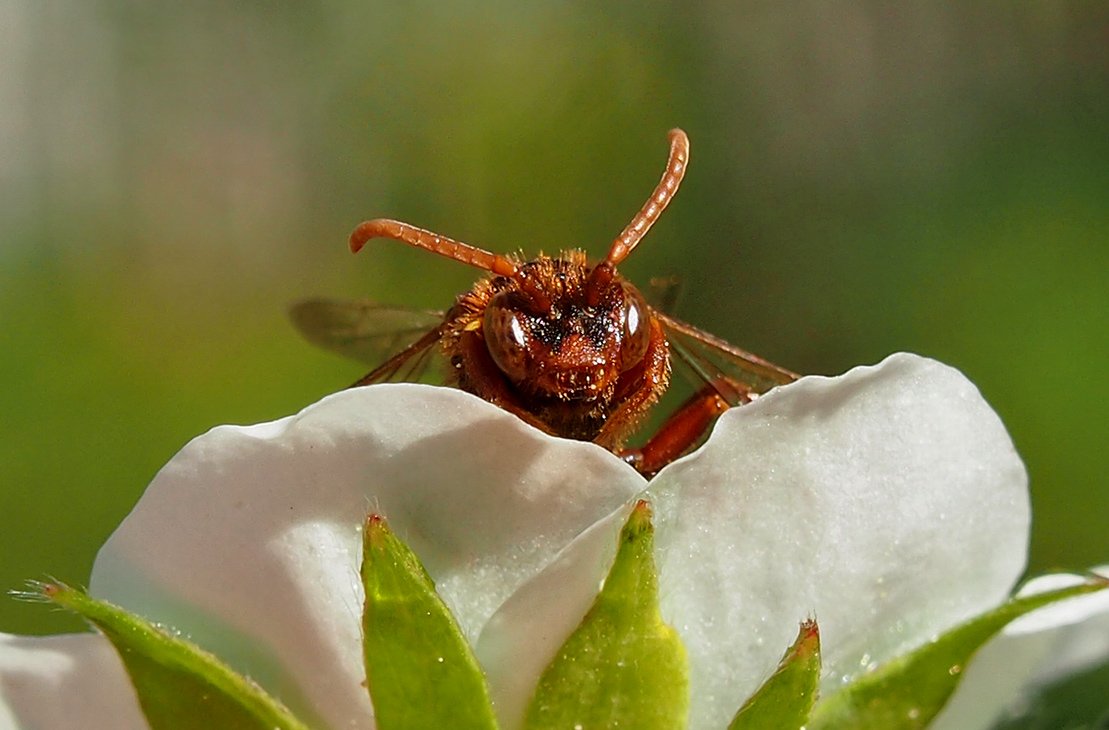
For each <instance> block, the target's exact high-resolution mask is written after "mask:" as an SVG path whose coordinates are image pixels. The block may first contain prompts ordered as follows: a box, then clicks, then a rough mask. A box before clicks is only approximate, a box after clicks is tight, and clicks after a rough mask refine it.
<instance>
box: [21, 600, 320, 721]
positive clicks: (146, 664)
mask: <svg viewBox="0 0 1109 730" xmlns="http://www.w3.org/2000/svg"><path fill="white" fill-rule="evenodd" d="M38 588H39V590H40V591H41V593H42V595H43V596H45V597H46V598H48V599H49V600H51V601H53V602H54V603H56V604H58V605H59V606H62V607H64V608H68V609H69V610H71V611H74V612H75V613H78V614H80V615H81V616H83V617H84V618H85V619H86V620H87V621H89V622H90V623H92V624H93V625H94V626H96V628H98V629H99V630H100V631H101V632H103V634H104V636H106V637H107V638H108V640H109V641H111V642H112V644H113V645H114V646H115V648H116V651H118V652H119V656H120V658H121V659H122V660H123V665H124V666H125V667H126V668H127V673H128V675H130V677H131V683H132V684H133V685H134V687H135V692H136V694H137V695H138V698H139V704H140V705H141V706H142V711H143V714H145V715H146V720H147V722H149V723H150V727H151V728H153V730H188V729H190V728H197V729H198V730H199V729H200V728H213V727H218V728H230V729H232V730H239V729H241V730H272V729H273V728H288V729H289V730H307V728H308V726H307V725H305V724H304V723H302V722H300V721H299V720H297V719H296V718H295V717H293V715H292V713H290V712H289V710H288V709H286V708H285V706H284V705H282V704H281V703H280V702H278V701H277V700H276V699H274V698H273V697H271V696H270V695H268V694H266V692H265V691H264V690H263V689H262V688H261V687H259V686H258V685H257V684H255V683H254V682H252V681H250V680H249V679H247V678H246V677H244V676H242V675H241V674H239V673H237V672H235V671H234V670H233V669H231V668H230V667H228V666H227V665H226V664H224V663H223V662H221V661H220V660H219V659H217V658H216V657H215V656H213V655H212V654H209V653H208V652H206V651H204V650H203V649H201V648H200V647H198V646H197V645H196V644H193V643H192V642H190V641H186V640H185V639H182V638H180V637H177V636H172V635H170V634H168V633H166V632H165V631H164V630H162V629H161V628H159V627H157V626H155V625H154V624H152V623H150V622H149V621H146V620H145V619H142V618H139V617H138V616H135V615H133V614H130V613H128V612H126V611H124V610H123V609H121V608H119V607H118V606H114V605H112V604H110V603H107V602H105V601H100V600H97V599H95V598H92V597H90V596H89V595H87V594H86V593H84V592H83V591H79V590H77V589H74V588H70V587H69V586H67V585H63V584H61V583H48V584H42V585H39V586H38Z"/></svg>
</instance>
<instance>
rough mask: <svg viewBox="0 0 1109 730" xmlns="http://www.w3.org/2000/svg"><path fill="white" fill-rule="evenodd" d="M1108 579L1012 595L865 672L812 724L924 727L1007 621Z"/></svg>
mask: <svg viewBox="0 0 1109 730" xmlns="http://www.w3.org/2000/svg"><path fill="white" fill-rule="evenodd" d="M1107 585H1109V583H1107V582H1106V581H1105V580H1103V579H1092V580H1090V581H1088V582H1086V583H1081V584H1079V585H1074V586H1069V587H1067V588H1061V589H1059V590H1054V591H1047V592H1044V593H1037V594H1035V595H1030V596H1022V597H1020V598H1013V599H1011V600H1009V601H1008V602H1006V603H1004V604H1002V605H1001V606H998V607H997V608H995V609H993V610H992V611H988V612H987V613H984V614H982V615H981V616H978V617H976V618H973V619H971V620H970V621H968V622H966V623H965V624H963V625H961V626H958V627H956V628H955V629H952V630H951V631H949V632H948V633H946V634H944V635H943V636H941V637H939V638H938V639H936V640H935V641H933V642H931V643H929V644H926V645H924V646H922V647H920V648H918V649H915V650H914V651H911V652H909V653H908V654H905V655H904V656H901V657H898V658H897V659H893V660H892V661H890V662H888V663H886V664H884V665H882V666H881V667H878V669H876V670H875V671H873V672H871V673H870V674H866V675H863V676H862V677H860V678H859V679H858V680H857V681H855V682H854V683H853V684H851V685H849V686H847V687H846V688H844V689H843V690H841V691H839V692H837V693H836V694H834V695H832V696H831V697H829V698H828V699H827V700H825V701H823V702H821V703H819V704H818V705H817V706H816V708H815V709H814V711H813V713H812V718H811V722H810V723H809V725H808V727H809V728H810V730H814V729H817V728H821V729H822V728H841V727H850V728H881V729H882V730H899V729H900V728H921V727H924V726H926V725H927V724H928V723H929V722H930V721H931V720H932V718H934V717H935V716H936V715H937V714H938V713H939V711H940V710H942V709H943V706H944V704H945V703H946V702H947V699H948V698H949V697H950V696H951V693H952V692H954V691H955V687H956V686H958V684H959V680H960V679H961V675H962V671H963V668H964V667H965V666H966V665H967V662H969V661H970V659H971V658H972V657H973V656H974V653H975V652H976V651H977V650H978V649H979V648H980V647H981V646H982V645H983V644H985V643H986V641H988V640H989V639H990V637H992V636H993V635H994V634H996V633H997V632H998V631H1000V630H1001V629H1002V628H1003V627H1004V626H1005V625H1006V624H1007V623H1009V622H1010V621H1012V620H1013V619H1015V618H1018V617H1020V616H1022V615H1024V614H1026V613H1028V612H1029V611H1033V610H1035V609H1037V608H1041V607H1042V606H1046V605H1048V604H1049V603H1054V602H1056V601H1061V600H1064V599H1067V598H1073V597H1074V596H1078V595H1081V594H1084V593H1092V592H1094V591H1099V590H1102V589H1103V588H1105V587H1106V586H1107Z"/></svg>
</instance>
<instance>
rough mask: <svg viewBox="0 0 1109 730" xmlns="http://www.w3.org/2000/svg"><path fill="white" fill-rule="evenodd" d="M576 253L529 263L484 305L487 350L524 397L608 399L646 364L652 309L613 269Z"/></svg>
mask: <svg viewBox="0 0 1109 730" xmlns="http://www.w3.org/2000/svg"><path fill="white" fill-rule="evenodd" d="M580 258H581V257H579V256H574V255H573V254H569V255H566V256H565V257H564V258H559V259H548V258H540V259H537V260H536V261H533V262H530V263H528V264H525V265H524V266H522V267H521V269H520V271H519V272H518V274H517V275H516V276H514V277H512V279H510V280H508V279H506V280H504V281H502V282H501V286H500V287H499V288H500V291H499V293H497V294H496V295H494V296H493V298H492V299H491V300H490V301H489V303H488V305H487V306H486V308H485V313H484V317H483V332H484V336H485V343H486V347H487V348H488V350H489V354H490V356H491V357H492V359H493V361H494V363H496V365H497V367H498V368H499V369H500V370H501V372H502V373H504V375H505V377H506V378H508V380H509V381H511V382H512V384H513V385H514V386H515V387H516V388H517V389H519V390H520V391H522V392H526V393H528V394H529V395H536V396H540V397H547V398H556V399H558V400H563V401H590V400H597V399H605V398H607V397H609V396H610V395H611V394H612V392H613V389H614V388H615V385H616V382H617V380H618V379H619V377H620V375H621V374H622V373H624V372H625V371H627V370H629V369H630V368H632V367H634V366H635V365H636V364H638V363H639V362H640V360H642V358H643V355H644V353H645V352H646V349H647V344H648V341H649V317H650V312H649V310H648V308H647V305H646V303H645V302H644V301H643V298H642V296H641V295H640V294H639V292H638V291H637V290H636V289H635V288H634V287H633V286H631V285H630V284H628V283H627V282H625V281H624V280H623V279H621V278H620V277H619V276H618V275H617V274H616V273H615V271H607V272H603V273H600V274H598V273H596V270H595V269H592V270H591V269H588V268H587V267H586V266H585V264H584V261H582V260H576V259H580Z"/></svg>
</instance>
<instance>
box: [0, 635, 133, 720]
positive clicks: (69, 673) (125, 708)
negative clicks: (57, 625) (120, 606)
mask: <svg viewBox="0 0 1109 730" xmlns="http://www.w3.org/2000/svg"><path fill="white" fill-rule="evenodd" d="M0 728H5V730H6V729H7V728H28V729H30V728H51V729H52V730H147V724H146V720H145V719H144V718H143V714H142V710H141V709H139V701H138V698H137V697H136V696H135V690H134V689H133V688H132V687H131V680H130V679H128V677H127V672H126V671H125V670H124V668H123V663H122V662H120V660H119V656H118V655H117V654H116V651H115V649H114V648H113V647H112V645H111V644H110V643H108V640H107V639H105V638H104V637H103V636H100V635H99V634H91V633H90V634H66V635H62V636H12V635H10V634H0Z"/></svg>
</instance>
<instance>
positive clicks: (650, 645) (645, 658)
mask: <svg viewBox="0 0 1109 730" xmlns="http://www.w3.org/2000/svg"><path fill="white" fill-rule="evenodd" d="M653 547H654V528H653V527H652V525H651V510H650V507H649V506H648V505H647V503H646V502H643V501H640V502H639V503H637V504H636V506H635V507H634V508H633V509H632V513H631V516H630V517H629V518H628V521H627V523H626V524H625V525H624V528H623V530H622V531H621V533H620V544H619V548H618V550H617V554H616V559H615V561H614V562H613V564H612V569H611V570H610V571H609V574H608V577H607V578H606V580H605V583H604V586H603V587H602V589H601V592H600V594H599V595H598V596H597V598H596V600H595V601H594V603H593V606H592V607H591V608H590V609H589V612H588V613H587V614H586V615H585V618H584V619H582V623H581V624H580V625H579V626H578V628H577V629H576V630H575V631H574V633H573V634H571V635H570V638H568V639H567V640H566V642H565V643H564V644H563V645H562V648H561V649H559V652H558V654H557V655H556V657H555V658H554V660H553V661H552V662H551V663H550V665H548V667H547V668H546V669H545V670H544V672H543V675H542V677H540V680H539V685H538V687H537V688H536V691H535V694H534V695H533V697H532V699H531V703H530V705H529V707H528V712H527V720H526V722H525V727H526V728H528V730H545V729H546V728H558V729H560V730H561V729H563V728H573V727H583V728H603V727H627V728H637V730H652V729H656V728H657V729H658V730H675V728H683V727H685V726H686V724H687V715H688V710H689V671H688V666H687V662H686V655H685V648H684V647H683V646H682V643H681V641H680V640H679V638H678V635H677V633H676V632H675V631H674V630H673V629H672V628H670V627H669V626H667V625H666V624H665V623H663V621H662V617H661V615H660V614H659V609H658V576H657V572H656V570H655V563H654V557H653Z"/></svg>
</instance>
